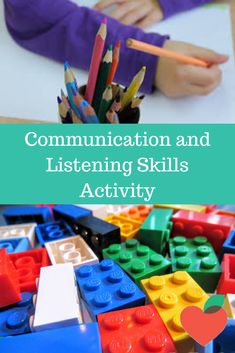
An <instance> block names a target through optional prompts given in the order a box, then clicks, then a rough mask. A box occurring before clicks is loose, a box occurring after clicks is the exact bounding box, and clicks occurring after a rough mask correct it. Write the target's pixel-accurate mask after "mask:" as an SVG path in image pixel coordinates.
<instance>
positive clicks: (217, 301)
mask: <svg viewBox="0 0 235 353" xmlns="http://www.w3.org/2000/svg"><path fill="white" fill-rule="evenodd" d="M223 305H224V295H221V294H216V295H213V297H210V298H209V299H208V300H207V302H206V303H205V305H204V311H206V310H208V309H209V308H211V307H213V306H215V307H219V308H222V307H223Z"/></svg>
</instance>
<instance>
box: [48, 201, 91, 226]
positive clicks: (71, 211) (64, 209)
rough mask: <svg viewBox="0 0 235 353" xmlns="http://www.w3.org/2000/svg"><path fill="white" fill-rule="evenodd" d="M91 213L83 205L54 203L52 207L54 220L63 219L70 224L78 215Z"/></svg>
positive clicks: (82, 215) (83, 215)
mask: <svg viewBox="0 0 235 353" xmlns="http://www.w3.org/2000/svg"><path fill="white" fill-rule="evenodd" d="M91 214H92V211H91V210H88V209H86V208H84V207H78V206H75V205H56V206H55V207H53V215H54V218H55V220H58V221H59V220H61V219H63V220H64V221H65V222H68V223H69V224H70V225H73V222H74V220H75V219H77V218H80V217H85V216H89V215H91Z"/></svg>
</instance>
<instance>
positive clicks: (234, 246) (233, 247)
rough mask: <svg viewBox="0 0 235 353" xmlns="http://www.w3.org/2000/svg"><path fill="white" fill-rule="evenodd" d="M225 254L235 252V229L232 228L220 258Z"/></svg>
mask: <svg viewBox="0 0 235 353" xmlns="http://www.w3.org/2000/svg"><path fill="white" fill-rule="evenodd" d="M224 254H235V230H232V231H231V232H230V233H229V236H228V238H227V239H226V240H225V242H224V244H223V247H222V249H221V252H220V256H219V258H220V260H222V258H223V255H224Z"/></svg>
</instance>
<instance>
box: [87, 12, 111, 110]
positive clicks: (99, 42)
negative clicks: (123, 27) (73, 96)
mask: <svg viewBox="0 0 235 353" xmlns="http://www.w3.org/2000/svg"><path fill="white" fill-rule="evenodd" d="M106 35H107V19H106V18H105V19H104V20H103V21H102V24H101V26H100V28H99V31H98V33H97V35H96V39H95V44H94V48H93V53H92V58H91V65H90V70H89V77H88V82H87V86H86V93H85V99H86V100H87V101H88V103H90V104H92V101H93V97H94V93H95V86H96V81H97V77H98V73H99V68H100V63H101V60H102V56H103V51H104V45H105V39H106Z"/></svg>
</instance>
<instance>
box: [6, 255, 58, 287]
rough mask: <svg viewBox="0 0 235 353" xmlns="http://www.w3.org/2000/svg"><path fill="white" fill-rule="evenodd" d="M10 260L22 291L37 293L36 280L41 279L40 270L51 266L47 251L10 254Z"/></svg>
mask: <svg viewBox="0 0 235 353" xmlns="http://www.w3.org/2000/svg"><path fill="white" fill-rule="evenodd" d="M9 259H10V260H11V261H12V263H13V265H14V267H15V269H16V271H17V276H18V280H19V285H20V291H21V292H36V291H37V286H36V279H37V278H38V277H39V273H40V268H41V267H44V266H49V265H50V264H51V263H50V260H49V257H48V254H47V251H46V249H44V248H43V249H34V250H29V251H25V252H19V253H16V254H10V255H9Z"/></svg>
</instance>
